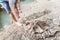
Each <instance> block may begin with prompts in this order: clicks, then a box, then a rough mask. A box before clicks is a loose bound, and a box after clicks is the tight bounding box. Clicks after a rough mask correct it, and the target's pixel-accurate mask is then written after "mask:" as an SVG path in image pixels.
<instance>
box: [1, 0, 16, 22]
mask: <svg viewBox="0 0 60 40" xmlns="http://www.w3.org/2000/svg"><path fill="white" fill-rule="evenodd" d="M0 4H1V5H2V7H3V8H4V9H5V10H6V11H7V13H9V15H10V18H11V20H12V21H13V22H16V19H15V17H14V15H13V14H12V12H11V9H10V7H9V3H8V2H6V1H5V2H2V3H0Z"/></svg>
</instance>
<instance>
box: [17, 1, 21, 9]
mask: <svg viewBox="0 0 60 40" xmlns="http://www.w3.org/2000/svg"><path fill="white" fill-rule="evenodd" d="M17 9H20V0H17Z"/></svg>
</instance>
